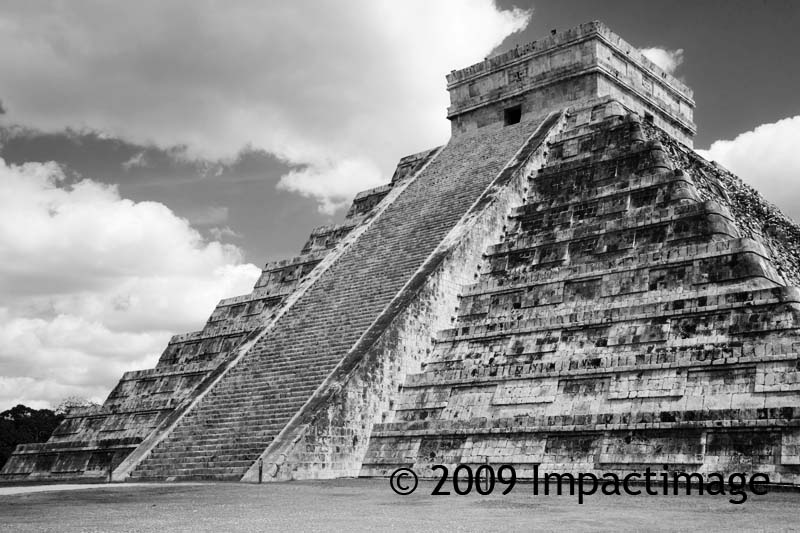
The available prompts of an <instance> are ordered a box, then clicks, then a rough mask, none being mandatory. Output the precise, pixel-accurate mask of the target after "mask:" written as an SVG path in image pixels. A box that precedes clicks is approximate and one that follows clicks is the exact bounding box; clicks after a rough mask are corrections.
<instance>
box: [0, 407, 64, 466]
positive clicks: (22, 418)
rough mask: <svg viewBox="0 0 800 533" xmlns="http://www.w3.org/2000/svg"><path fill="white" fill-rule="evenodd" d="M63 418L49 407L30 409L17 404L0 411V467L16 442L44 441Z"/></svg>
mask: <svg viewBox="0 0 800 533" xmlns="http://www.w3.org/2000/svg"><path fill="white" fill-rule="evenodd" d="M63 419H64V415H63V414H56V413H55V412H53V411H51V410H50V409H32V408H30V407H27V406H25V405H22V404H20V405H17V406H16V407H12V408H11V409H9V410H7V411H3V412H2V413H0V468H2V466H3V465H4V464H6V461H8V458H9V457H11V452H13V451H14V448H15V447H16V446H17V444H24V443H27V442H44V441H46V440H47V439H49V438H50V435H51V434H52V433H53V430H54V429H56V426H58V424H60V423H61V421H62V420H63Z"/></svg>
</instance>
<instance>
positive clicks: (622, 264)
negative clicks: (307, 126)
mask: <svg viewBox="0 0 800 533" xmlns="http://www.w3.org/2000/svg"><path fill="white" fill-rule="evenodd" d="M447 82H448V87H447V88H448V90H449V92H450V96H451V106H450V108H449V109H448V118H449V119H450V121H451V124H452V138H451V139H450V141H449V142H448V144H447V145H445V146H444V147H440V148H436V149H432V150H429V151H426V152H422V153H419V154H416V155H413V156H409V157H406V158H403V159H402V160H401V161H400V163H399V165H398V167H397V170H396V172H395V174H394V176H393V178H392V180H391V183H389V184H388V185H385V186H383V187H379V188H377V189H373V190H369V191H365V192H363V193H361V194H359V195H358V196H357V197H356V198H355V200H354V202H353V205H352V207H351V209H350V211H349V213H348V215H347V219H346V221H345V222H344V223H343V224H340V225H334V226H325V227H321V228H318V229H316V230H314V231H313V233H312V234H311V237H310V238H309V240H308V242H307V243H306V244H305V246H303V248H302V251H301V253H300V255H298V256H297V257H294V258H291V259H288V260H285V261H280V262H276V263H270V264H267V265H266V266H265V268H264V271H263V275H262V276H261V278H260V279H259V281H258V282H257V283H256V286H255V288H254V289H253V291H252V292H251V293H250V294H248V295H245V296H238V297H235V298H229V299H226V300H223V301H221V302H220V303H219V305H218V306H217V307H216V309H215V310H214V312H213V313H212V314H211V317H210V318H209V320H208V323H207V324H206V325H205V327H204V328H203V329H202V330H201V331H197V332H193V333H188V334H184V335H178V336H175V337H174V338H173V339H172V340H171V341H170V343H169V345H168V346H167V348H166V350H165V351H164V353H163V355H162V356H161V358H160V360H159V362H158V364H157V365H156V367H155V368H152V369H148V370H141V371H136V372H128V373H126V374H125V375H123V376H122V379H121V380H120V382H119V384H118V385H117V386H116V387H115V388H114V389H113V391H112V392H111V393H110V395H109V397H108V399H107V400H106V401H105V403H104V404H103V405H102V407H100V408H99V409H94V410H86V411H81V412H73V413H71V414H70V416H69V417H68V418H67V419H66V420H65V421H64V422H63V423H62V424H61V425H60V426H59V427H58V429H57V430H56V431H55V433H54V434H53V436H52V437H51V438H50V440H49V441H48V442H46V443H43V444H27V445H21V446H19V447H18V448H17V450H16V451H15V453H14V455H13V457H12V458H11V460H10V461H9V462H8V464H7V465H6V466H5V468H4V469H3V471H2V475H1V477H2V479H4V480H20V479H70V478H92V477H105V476H108V475H109V474H111V475H112V476H113V479H115V480H128V479H134V480H139V479H162V480H173V479H232V480H243V481H256V480H257V479H258V478H259V476H260V477H261V478H262V479H263V480H264V481H269V480H285V479H306V478H330V477H340V476H359V475H361V476H383V475H387V474H389V473H390V472H391V471H392V470H394V469H396V468H398V467H401V466H405V467H409V466H410V467H413V468H414V469H416V470H417V472H418V473H420V474H423V475H424V474H426V473H430V466H431V465H434V464H445V465H451V467H452V465H456V464H459V463H467V464H473V465H475V464H481V463H484V462H485V461H489V462H491V463H496V464H500V463H504V464H512V465H514V466H515V468H516V470H517V473H518V475H521V476H525V475H530V474H531V471H532V468H533V465H542V467H544V468H547V469H549V470H551V471H561V472H570V471H572V472H598V473H600V472H633V471H641V470H642V469H643V468H645V467H647V466H652V465H657V466H658V468H659V469H660V468H663V467H666V468H668V469H669V470H675V471H685V472H699V473H707V472H726V473H727V472H733V471H737V472H750V473H754V472H763V473H767V474H768V475H769V477H770V479H771V480H772V481H773V482H778V483H785V484H800V454H799V453H798V450H799V449H800V448H799V446H800V424H799V423H798V422H799V421H800V371H799V370H798V369H800V358H798V353H799V352H800V336H799V335H798V332H800V292H799V291H798V289H796V288H795V286H797V285H800V254H798V251H797V250H798V248H797V246H798V243H800V227H798V226H797V225H796V224H795V223H794V222H792V221H791V220H789V219H788V218H786V217H785V216H784V215H782V214H781V213H780V212H779V211H778V210H777V209H776V208H775V207H773V206H772V205H770V204H768V203H767V202H765V201H764V200H763V199H762V198H761V197H760V196H759V195H758V193H756V192H755V191H754V190H753V189H751V188H749V187H748V186H746V185H744V184H743V183H742V181H741V180H739V179H738V178H737V177H735V176H733V175H732V174H730V173H729V172H727V171H726V170H724V169H723V168H721V167H719V166H717V165H715V164H714V163H710V162H708V161H705V160H703V159H702V158H701V157H699V156H698V155H697V154H696V153H695V152H694V151H693V150H692V148H691V147H692V136H693V134H694V132H695V126H694V124H693V121H692V116H693V108H694V101H693V99H692V92H691V90H690V89H689V88H687V87H686V86H685V85H684V84H683V83H681V82H680V81H679V80H677V79H675V78H674V77H672V76H671V75H669V74H667V73H666V72H664V71H662V70H661V69H659V68H658V67H657V66H656V65H654V64H653V63H651V62H650V61H649V60H647V59H646V58H645V57H644V56H642V54H641V53H640V52H639V51H638V50H637V49H636V48H634V47H632V46H631V45H629V44H627V43H626V42H625V41H623V40H622V39H620V38H619V37H618V36H617V35H615V34H614V33H612V32H611V31H610V30H609V29H608V28H606V27H605V26H604V25H602V24H600V23H597V22H592V23H588V24H584V25H581V26H579V27H577V28H574V29H571V30H568V31H564V32H559V33H554V34H552V35H550V36H548V37H547V38H546V39H543V40H541V41H536V42H533V43H530V44H528V45H526V46H524V47H520V48H516V49H514V50H511V51H509V52H507V53H504V54H502V55H499V56H496V57H492V58H489V59H486V60H484V61H482V62H480V63H478V64H476V65H473V66H471V67H469V68H466V69H463V70H460V71H453V72H451V73H450V74H449V75H448V76H447ZM795 414H797V415H798V416H797V417H795ZM451 471H452V470H451Z"/></svg>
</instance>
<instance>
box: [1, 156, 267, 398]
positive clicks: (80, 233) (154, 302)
mask: <svg viewBox="0 0 800 533" xmlns="http://www.w3.org/2000/svg"><path fill="white" fill-rule="evenodd" d="M0 257H2V261H0V376H2V378H0V408H6V407H8V406H11V405H13V404H15V403H20V402H21V403H26V404H28V405H34V406H43V405H44V404H47V403H57V402H58V401H59V400H60V399H61V398H63V397H65V396H67V395H79V396H85V397H89V398H93V399H95V400H102V399H103V398H104V396H105V395H106V394H107V393H108V391H109V390H110V388H111V387H112V386H113V385H114V383H115V382H116V381H117V380H118V379H119V377H120V375H121V373H122V372H123V371H125V370H131V369H135V368H147V367H151V366H152V365H153V364H154V363H155V361H156V359H157V357H158V355H159V354H160V352H161V351H162V350H163V348H164V347H165V346H166V342H167V340H168V339H169V337H170V336H171V335H172V334H174V333H178V332H183V331H190V330H194V329H198V328H199V327H202V324H203V323H204V321H205V319H206V318H207V317H208V315H209V314H210V312H211V310H212V309H213V306H214V304H216V302H217V301H218V300H219V299H220V298H223V297H226V296H230V295H233V294H241V293H246V292H249V290H250V289H251V288H252V285H253V283H254V281H255V279H256V278H257V276H258V273H259V269H258V268H257V267H255V266H254V265H250V264H244V263H243V262H242V256H241V253H240V251H239V249H237V248H236V247H234V246H231V245H228V244H223V243H220V242H207V241H204V240H203V239H202V237H201V236H200V234H199V233H198V232H197V231H196V230H195V229H193V228H192V227H191V226H190V225H189V223H188V222H187V221H186V220H184V219H181V218H178V217H177V216H175V215H174V214H173V213H172V212H171V211H170V210H169V209H168V208H167V207H165V206H164V205H162V204H159V203H155V202H139V203H135V202H132V201H130V200H127V199H124V198H121V197H120V196H119V193H118V192H117V189H116V188H115V187H110V186H107V185H103V184H100V183H97V182H93V181H90V180H83V181H79V182H77V183H72V184H69V183H67V180H66V179H65V177H64V176H63V174H62V173H61V172H60V169H59V168H58V167H57V166H56V165H54V164H52V163H50V164H33V163H31V164H27V165H23V166H21V167H14V166H7V165H6V164H5V162H4V161H2V159H0Z"/></svg>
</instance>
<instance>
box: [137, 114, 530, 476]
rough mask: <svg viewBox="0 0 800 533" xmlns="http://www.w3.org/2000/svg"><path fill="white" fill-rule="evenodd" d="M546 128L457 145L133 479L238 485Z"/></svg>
mask: <svg viewBox="0 0 800 533" xmlns="http://www.w3.org/2000/svg"><path fill="white" fill-rule="evenodd" d="M541 120H542V119H537V120H534V121H525V122H522V123H520V124H517V125H514V126H509V127H505V128H495V129H494V131H481V132H479V133H476V134H475V135H471V136H470V135H466V136H463V137H460V138H459V139H457V140H454V141H451V143H450V144H448V145H447V146H446V147H445V148H444V149H443V150H442V151H441V153H439V154H438V156H436V157H435V158H434V159H433V160H432V161H431V163H430V164H429V165H428V166H427V167H426V168H425V169H424V170H423V171H422V172H421V173H420V174H419V175H418V176H417V177H416V178H415V179H413V180H412V181H410V183H409V184H408V185H407V187H406V188H405V189H404V190H403V192H402V194H400V195H399V196H397V197H396V198H395V199H394V200H393V201H392V202H391V203H390V204H389V205H388V206H386V208H385V210H383V211H380V212H379V213H378V214H376V216H375V219H374V220H373V221H372V223H371V224H370V225H368V226H367V227H366V229H365V231H364V232H363V233H362V234H361V235H360V236H359V237H358V238H357V239H356V240H354V241H353V242H352V243H351V244H349V245H348V246H347V247H345V248H343V249H342V250H341V254H340V255H339V256H337V257H336V260H335V261H334V262H333V263H332V264H331V266H330V267H329V269H328V270H327V271H325V272H324V273H323V274H322V276H321V277H320V278H319V279H318V280H317V281H316V282H315V283H314V284H313V285H312V286H310V287H309V288H308V290H307V292H305V293H304V294H303V295H302V296H301V297H300V298H299V299H298V300H297V301H296V302H295V303H294V304H293V305H292V306H291V307H290V308H289V309H288V310H287V311H286V313H285V314H284V315H283V316H281V317H280V318H278V321H277V323H276V324H275V326H274V327H273V328H272V329H271V331H269V332H268V333H267V334H266V335H264V336H263V338H261V339H260V340H259V341H258V342H257V343H256V345H255V346H254V347H253V348H251V349H250V350H249V351H248V353H247V354H246V355H245V356H244V357H243V358H242V359H241V360H240V361H239V362H238V363H237V364H236V366H234V367H233V368H232V369H231V370H230V371H229V372H228V373H227V374H226V375H224V376H223V377H222V379H221V380H220V381H219V382H218V383H217V384H216V386H215V387H214V388H213V389H212V390H211V391H210V392H209V393H208V394H207V395H206V396H205V397H203V399H202V400H201V401H200V403H198V404H197V405H196V406H195V407H194V408H193V409H192V410H191V411H190V412H189V413H188V414H187V415H186V416H185V417H184V418H183V419H182V420H181V421H180V422H179V423H178V425H177V426H176V427H175V428H174V430H172V432H171V433H170V434H169V436H167V437H166V438H165V439H164V440H163V441H162V442H161V443H160V444H159V445H158V446H156V447H155V448H154V449H153V451H152V452H151V453H150V455H149V456H148V457H147V458H145V459H144V460H143V461H142V462H141V464H140V465H139V466H138V467H137V468H136V469H135V470H134V471H133V473H132V478H134V479H165V478H167V479H197V478H215V479H239V478H241V476H242V475H243V474H244V472H245V471H246V470H247V468H248V467H250V466H251V465H252V464H253V463H254V461H256V460H257V458H258V457H259V455H260V454H261V453H262V452H263V451H264V450H265V449H266V448H267V446H268V445H269V444H270V442H271V441H272V440H273V439H274V438H275V437H276V436H277V435H278V433H279V432H280V431H281V429H282V428H284V426H286V424H287V422H289V420H290V419H291V418H292V416H293V415H295V414H296V413H298V411H299V410H300V409H301V407H302V406H303V405H304V403H305V402H306V401H308V400H309V398H310V397H311V396H312V393H313V392H314V391H315V390H316V389H317V388H318V387H319V386H320V385H321V384H322V382H323V381H324V380H325V378H326V377H327V376H328V375H329V374H330V373H331V372H332V371H333V369H334V368H335V367H336V366H337V365H338V364H339V363H340V362H341V361H342V359H343V358H344V357H345V355H346V354H347V353H348V352H349V351H350V350H351V349H352V348H353V346H354V345H355V344H356V343H357V342H358V341H359V339H360V337H361V336H362V335H363V334H364V333H365V332H366V331H367V330H368V328H370V326H371V324H372V322H373V321H374V320H375V319H376V317H378V316H380V315H381V312H382V311H383V310H384V309H385V308H386V307H387V305H389V303H390V302H391V301H392V299H393V297H395V295H397V294H398V293H399V292H400V291H401V289H403V287H404V285H405V284H406V282H407V281H408V280H409V279H410V278H411V277H412V275H413V274H414V273H415V271H417V270H418V269H419V268H420V267H421V265H422V264H423V262H424V261H425V260H426V259H427V258H428V256H429V255H430V254H431V253H432V252H433V251H434V249H435V248H436V247H437V245H439V243H440V242H441V241H442V239H443V238H444V236H445V235H446V234H447V233H448V232H449V231H450V230H451V229H452V228H453V226H454V225H455V224H456V223H457V222H458V221H459V219H460V218H461V217H462V215H463V214H464V213H465V212H466V211H467V210H468V209H469V208H470V206H471V205H472V204H473V203H474V202H475V201H476V200H477V198H478V197H479V196H480V195H481V193H482V192H483V191H484V190H485V189H486V188H487V186H488V185H489V184H490V183H492V181H493V180H494V179H495V178H496V177H497V176H498V174H499V173H500V171H501V170H503V168H504V167H505V166H506V165H507V164H508V163H509V162H510V161H511V160H512V159H513V157H514V155H515V153H516V152H517V151H518V150H519V149H520V148H521V147H522V146H523V145H524V144H525V141H526V139H528V138H529V137H530V136H531V134H532V133H533V132H534V131H535V130H536V129H537V127H538V126H539V125H540V124H541ZM323 234H325V232H319V235H323ZM334 253H335V252H334Z"/></svg>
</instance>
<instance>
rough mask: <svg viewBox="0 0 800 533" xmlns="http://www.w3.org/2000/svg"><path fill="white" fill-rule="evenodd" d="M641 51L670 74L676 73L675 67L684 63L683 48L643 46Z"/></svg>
mask: <svg viewBox="0 0 800 533" xmlns="http://www.w3.org/2000/svg"><path fill="white" fill-rule="evenodd" d="M641 52H642V54H644V56H645V57H646V58H647V59H649V60H650V61H652V62H653V63H655V64H656V65H658V66H659V67H661V68H662V69H663V70H665V71H666V72H669V73H670V74H674V73H675V69H677V68H678V67H679V66H680V65H681V63H683V48H678V49H677V50H667V49H666V48H660V47H657V46H656V47H652V48H642V49H641Z"/></svg>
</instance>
